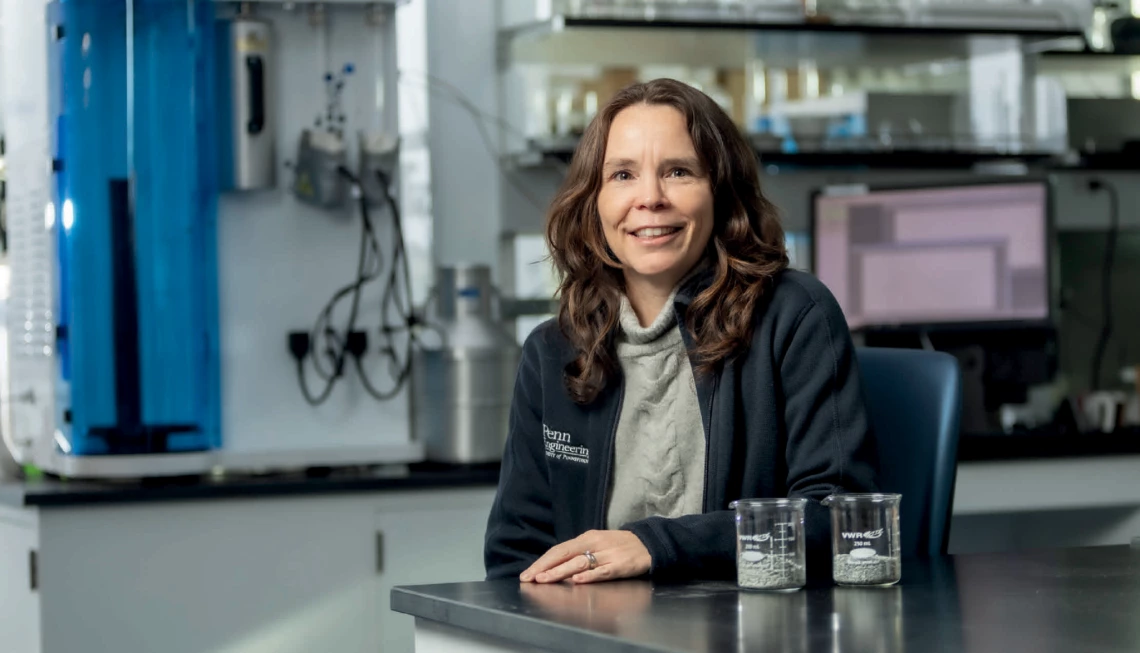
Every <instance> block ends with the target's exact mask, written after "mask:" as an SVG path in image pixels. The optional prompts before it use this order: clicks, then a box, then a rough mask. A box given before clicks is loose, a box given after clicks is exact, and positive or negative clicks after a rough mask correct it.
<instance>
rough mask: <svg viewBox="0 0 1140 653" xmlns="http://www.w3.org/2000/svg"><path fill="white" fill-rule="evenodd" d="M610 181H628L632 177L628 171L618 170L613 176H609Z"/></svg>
mask: <svg viewBox="0 0 1140 653" xmlns="http://www.w3.org/2000/svg"><path fill="white" fill-rule="evenodd" d="M610 179H613V180H614V181H629V180H630V179H633V175H631V174H629V171H628V170H618V171H617V172H615V173H614V174H612V175H610Z"/></svg>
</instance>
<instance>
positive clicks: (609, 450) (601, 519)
mask: <svg viewBox="0 0 1140 653" xmlns="http://www.w3.org/2000/svg"><path fill="white" fill-rule="evenodd" d="M623 401H625V383H624V382H623V383H622V384H621V385H620V386H619V387H618V398H617V409H616V410H614V416H613V420H611V424H610V439H609V442H608V443H606V449H605V451H604V452H602V453H603V456H602V491H601V492H600V493H598V516H597V518H596V519H595V520H594V522H595V523H596V524H597V525H596V526H595V527H594V528H596V529H597V530H605V528H606V496H607V495H608V494H609V492H610V473H611V472H612V471H613V469H612V467H613V462H614V441H615V440H617V428H618V421H619V420H620V419H621V405H622V402H623ZM706 474H707V472H706Z"/></svg>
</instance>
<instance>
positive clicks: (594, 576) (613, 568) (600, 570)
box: [570, 564, 625, 585]
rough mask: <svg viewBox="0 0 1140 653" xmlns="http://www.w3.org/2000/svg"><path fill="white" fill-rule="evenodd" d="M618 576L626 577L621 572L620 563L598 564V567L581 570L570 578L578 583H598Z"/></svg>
mask: <svg viewBox="0 0 1140 653" xmlns="http://www.w3.org/2000/svg"><path fill="white" fill-rule="evenodd" d="M618 578H625V576H623V575H621V574H620V573H619V568H618V565H616V564H609V565H598V567H597V568H596V569H591V570H588V571H583V572H579V573H577V574H574V575H573V576H572V577H571V578H570V580H571V581H572V582H574V583H576V584H578V585H585V584H586V583H597V582H601V581H606V580H616V579H618Z"/></svg>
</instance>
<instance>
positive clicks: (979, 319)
mask: <svg viewBox="0 0 1140 653" xmlns="http://www.w3.org/2000/svg"><path fill="white" fill-rule="evenodd" d="M812 208H813V214H812V241H813V247H812V249H813V255H812V262H813V269H814V271H815V273H816V276H818V277H819V279H820V280H821V281H823V283H824V284H825V285H826V286H827V287H828V288H829V289H830V290H831V292H832V293H833V294H834V295H835V297H836V299H837V300H838V301H839V305H840V307H842V309H843V313H844V315H845V316H846V317H847V322H848V326H850V327H851V328H852V329H864V328H866V329H874V328H897V327H918V326H923V327H935V326H963V327H964V326H966V325H980V324H993V323H1001V322H1013V323H1025V322H1036V323H1044V322H1045V321H1047V320H1048V318H1049V315H1050V311H1049V306H1050V300H1049V296H1050V292H1049V288H1050V283H1049V232H1050V224H1049V187H1048V183H1047V182H1046V181H1044V180H1026V181H1008V182H1000V183H995V182H990V183H970V184H962V185H955V186H938V187H923V188H905V189H903V188H896V189H860V188H855V189H850V188H849V189H845V190H842V191H839V190H836V189H832V190H828V191H824V192H820V193H817V194H816V196H815V197H814V200H813V207H812Z"/></svg>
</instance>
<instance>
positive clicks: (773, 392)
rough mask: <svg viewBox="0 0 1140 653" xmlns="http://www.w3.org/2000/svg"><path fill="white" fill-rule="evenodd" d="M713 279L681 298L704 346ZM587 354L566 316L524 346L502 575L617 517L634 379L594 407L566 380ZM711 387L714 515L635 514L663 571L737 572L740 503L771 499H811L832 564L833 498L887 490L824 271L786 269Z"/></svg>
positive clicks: (488, 561) (505, 489) (496, 543)
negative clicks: (612, 506)
mask: <svg viewBox="0 0 1140 653" xmlns="http://www.w3.org/2000/svg"><path fill="white" fill-rule="evenodd" d="M709 281H710V279H709V277H708V275H698V276H696V277H694V278H693V279H691V280H690V281H689V282H688V283H687V284H686V285H685V286H684V287H682V288H681V289H680V291H679V292H678V293H677V297H676V299H675V303H674V308H675V309H676V311H677V314H678V322H679V323H680V324H681V327H680V328H681V329H682V335H683V336H684V337H685V342H686V344H687V345H688V346H689V347H690V348H691V347H692V339H691V337H690V334H689V333H687V332H686V331H685V329H684V323H685V311H686V309H687V308H688V305H689V304H690V303H691V301H692V299H693V298H694V297H695V296H696V294H697V293H699V292H700V290H701V289H702V288H703V287H704V286H705V284H707V283H709ZM573 358H574V351H573V349H572V347H571V346H570V344H569V342H568V341H567V340H566V339H565V337H564V336H563V335H562V334H561V332H560V330H559V328H558V326H557V324H556V323H555V322H554V321H550V322H547V323H545V324H544V325H542V326H540V327H539V328H538V329H536V330H535V331H534V332H533V333H532V334H531V335H530V336H529V337H528V338H527V341H526V343H525V345H524V346H523V354H522V359H521V362H520V365H519V372H518V377H517V380H516V383H515V391H514V399H513V406H512V409H511V416H510V426H509V428H510V431H509V434H508V437H507V445H506V450H505V451H504V455H503V466H502V472H501V475H500V479H499V488H498V495H497V497H496V499H495V502H494V505H493V506H492V508H491V515H490V519H489V522H488V525H487V535H486V547H485V550H484V562H485V565H486V570H487V577H488V578H503V577H508V576H515V575H518V574H519V573H521V572H522V571H523V570H524V569H526V568H527V567H528V566H530V564H531V563H533V562H534V561H535V560H536V559H537V558H538V557H539V556H541V555H542V554H543V553H545V552H546V551H547V550H548V549H549V548H550V547H552V546H554V545H555V544H557V543H559V542H563V541H566V540H569V539H572V538H574V537H577V536H578V535H581V534H582V533H584V532H586V531H588V530H591V529H603V528H605V519H606V506H605V502H606V495H607V489H608V487H609V480H610V474H611V466H612V461H613V438H614V432H615V428H616V425H617V421H618V415H619V413H620V409H621V402H622V385H621V381H620V379H619V380H618V381H616V382H613V383H611V384H610V385H609V386H608V387H607V388H606V389H605V390H604V391H603V392H602V393H601V394H600V395H599V396H598V398H597V399H596V400H595V401H594V402H593V403H591V404H590V405H588V406H580V405H578V404H576V403H574V402H573V401H572V400H571V399H570V398H569V396H568V395H567V393H566V390H565V386H564V384H563V370H564V368H565V367H566V365H567V363H569V362H570V361H571V360H573ZM697 397H698V400H699V402H700V409H701V418H702V424H703V426H704V435H705V442H706V447H707V449H706V456H705V460H706V463H705V465H706V468H705V486H704V500H703V512H702V514H697V515H688V516H684V517H678V518H673V519H667V518H663V517H650V518H648V519H644V520H640V521H636V522H633V523H630V524H627V525H625V526H624V529H625V530H629V531H632V532H633V533H634V534H636V535H637V536H638V537H639V538H640V539H641V541H642V542H643V543H644V544H645V547H646V548H647V549H648V550H649V553H650V555H651V557H652V560H653V563H652V571H651V574H652V576H653V577H655V578H671V579H704V578H728V577H732V575H733V574H734V572H735V565H736V530H735V529H736V526H735V519H734V515H735V513H734V512H733V511H731V510H729V509H728V505H729V503H730V502H732V501H733V500H735V499H740V498H764V497H804V498H807V499H809V502H808V507H807V511H806V515H805V517H806V518H805V527H806V535H807V549H808V554H809V572H811V570H812V567H814V569H815V573H811V575H812V576H816V577H818V576H819V574H820V572H821V570H829V569H830V564H829V563H830V555H829V552H830V533H831V527H830V519H829V517H828V514H827V509H825V508H824V507H823V506H821V505H820V503H819V501H820V500H821V499H823V498H824V497H825V496H827V495H828V494H831V493H833V492H865V491H873V490H874V489H875V483H876V480H875V477H876V473H875V469H876V461H875V447H874V442H873V440H872V435H871V432H870V427H869V424H868V419H867V413H866V410H865V408H864V404H863V393H862V389H861V386H860V382H859V373H858V369H857V366H856V361H855V355H854V348H853V345H852V342H851V336H850V333H849V332H848V330H847V323H846V321H845V320H844V317H843V314H842V312H841V311H840V309H839V305H838V304H837V303H836V301H835V299H834V298H833V297H832V295H831V293H830V292H829V291H828V290H827V289H826V288H825V287H824V286H823V284H822V283H820V282H819V281H818V280H816V279H815V278H814V277H812V276H811V275H808V274H805V273H802V272H797V271H791V270H787V271H784V272H782V273H780V274H779V275H778V276H777V277H776V278H775V280H774V283H773V284H772V286H771V287H770V288H769V289H768V291H767V292H766V293H765V295H764V298H763V299H762V300H761V301H760V302H759V305H758V306H757V309H756V326H755V330H754V332H753V335H752V343H751V347H750V349H749V351H748V352H747V354H746V355H744V356H742V357H738V358H737V359H736V360H733V361H731V362H728V363H726V364H725V365H724V366H723V368H722V370H721V371H720V372H719V373H718V374H716V375H710V376H699V375H698V377H697ZM812 561H816V563H815V564H814V565H812ZM821 563H822V564H821ZM828 573H829V571H828Z"/></svg>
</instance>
